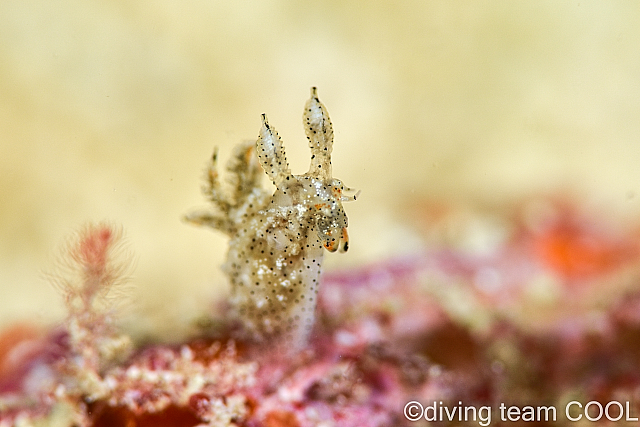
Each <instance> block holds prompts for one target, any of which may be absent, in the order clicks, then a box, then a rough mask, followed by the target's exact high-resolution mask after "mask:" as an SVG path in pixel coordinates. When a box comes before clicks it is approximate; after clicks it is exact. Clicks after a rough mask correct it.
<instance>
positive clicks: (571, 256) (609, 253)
mask: <svg viewBox="0 0 640 427" xmlns="http://www.w3.org/2000/svg"><path fill="white" fill-rule="evenodd" d="M638 249H639V248H638V244H637V243H636V242H635V241H631V240H620V239H615V238H609V237H607V236H604V235H602V234H600V233H597V232H595V231H592V230H589V229H588V228H587V227H586V226H580V225H576V224H571V223H569V222H568V221H560V222H558V223H556V224H554V225H553V226H551V227H549V228H547V229H545V230H544V231H542V232H540V233H539V234H537V235H536V236H534V251H535V253H536V255H537V256H538V258H539V259H540V260H541V261H542V262H543V264H545V265H546V266H547V267H548V268H550V269H552V270H553V271H555V272H557V273H558V274H560V275H562V276H563V277H565V278H567V279H586V278H590V277H595V276H599V275H602V274H606V273H609V272H611V271H614V270H615V269H617V268H619V267H621V266H622V265H624V264H625V263H628V262H630V261H632V260H634V259H637V258H638V255H640V251H639V250H638Z"/></svg>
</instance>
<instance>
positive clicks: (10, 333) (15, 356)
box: [0, 323, 43, 380]
mask: <svg viewBox="0 0 640 427" xmlns="http://www.w3.org/2000/svg"><path fill="white" fill-rule="evenodd" d="M41 338H42V333H41V331H40V330H39V329H37V328H36V327H34V326H31V325H28V324H24V323H21V324H17V325H13V326H11V327H9V328H7V329H5V330H4V331H2V333H0V380H2V378H5V377H6V376H8V375H11V374H12V373H14V372H15V371H16V370H18V369H19V368H20V366H22V364H23V363H24V362H25V360H28V359H29V358H30V356H33V355H34V354H36V353H37V352H39V351H40V350H41V349H42V347H43V344H42V340H41Z"/></svg>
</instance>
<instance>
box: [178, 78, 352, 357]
mask: <svg viewBox="0 0 640 427" xmlns="http://www.w3.org/2000/svg"><path fill="white" fill-rule="evenodd" d="M262 122H263V123H262V128H261V129H260V136H259V138H258V140H257V142H256V144H255V150H256V153H257V156H256V155H254V154H253V150H254V146H253V144H241V145H239V146H238V147H236V149H235V151H234V156H233V157H232V159H231V161H230V162H229V165H228V166H227V169H228V171H229V172H230V174H231V183H232V186H233V192H232V194H230V195H228V194H226V193H225V192H223V191H222V189H221V188H220V183H219V180H218V173H217V168H216V154H215V153H214V156H213V160H212V162H211V165H210V167H209V169H208V174H207V185H206V186H205V188H204V192H205V195H207V197H208V198H209V199H210V200H211V202H213V204H214V205H215V207H216V208H217V209H216V212H214V213H208V212H207V213H194V214H191V215H188V216H187V217H186V219H187V220H188V221H190V222H193V223H196V224H200V225H208V226H210V227H212V228H215V229H218V230H221V231H224V232H226V233H227V234H228V235H229V236H230V237H231V240H230V242H229V252H228V254H227V260H226V262H225V263H224V265H223V270H224V272H225V273H226V274H227V275H228V276H229V279H230V281H231V303H232V306H233V309H234V312H235V315H236V316H237V317H238V318H239V319H240V320H241V322H242V324H243V326H244V331H245V332H246V333H248V334H249V337H250V338H251V339H253V340H256V341H262V340H266V339H273V338H275V339H277V340H278V341H279V342H280V343H281V344H283V345H284V346H285V347H286V348H287V349H289V350H295V349H298V348H300V347H301V346H302V345H304V343H306V341H307V339H308V336H309V332H310V330H311V328H312V327H313V321H314V311H315V306H316V295H317V293H318V280H319V276H320V271H321V266H322V257H323V254H324V249H327V250H329V251H331V252H334V251H335V250H336V249H338V248H340V250H341V251H346V250H347V249H348V235H347V225H348V224H347V216H346V214H345V212H344V209H343V207H342V202H343V201H347V200H355V195H354V196H345V195H344V192H347V191H351V190H349V189H346V188H345V187H344V186H343V184H342V182H341V181H340V180H337V179H334V178H332V177H331V150H332V144H333V129H332V126H331V122H330V120H329V116H328V114H327V111H326V109H325V107H324V106H323V105H322V103H320V101H319V100H318V97H317V93H316V90H315V88H312V90H311V99H309V101H308V102H307V104H306V106H305V111H304V114H303V124H304V126H305V131H306V134H307V139H308V140H309V146H310V148H311V166H310V170H309V172H307V173H306V174H304V175H292V174H291V172H290V171H289V165H288V163H287V160H286V155H285V151H284V146H283V144H282V140H281V139H280V137H279V136H278V134H277V132H276V131H275V129H274V128H273V127H271V126H270V125H269V123H268V122H267V118H266V116H265V115H263V116H262ZM259 165H260V166H262V169H263V170H264V172H266V174H267V175H268V176H269V178H270V179H271V180H272V181H273V183H274V184H275V186H276V188H277V189H276V192H275V193H274V194H273V196H269V194H268V193H267V192H266V191H265V190H263V189H262V188H261V187H260V186H259V175H260V166H259Z"/></svg>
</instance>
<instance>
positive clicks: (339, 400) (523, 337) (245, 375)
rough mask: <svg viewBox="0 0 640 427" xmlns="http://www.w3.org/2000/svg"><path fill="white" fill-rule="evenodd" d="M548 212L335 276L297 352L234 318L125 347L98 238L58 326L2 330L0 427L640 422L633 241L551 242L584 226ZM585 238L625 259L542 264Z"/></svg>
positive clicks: (69, 280) (597, 249) (113, 278)
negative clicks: (251, 335) (501, 232)
mask: <svg viewBox="0 0 640 427" xmlns="http://www.w3.org/2000/svg"><path fill="white" fill-rule="evenodd" d="M550 203H551V202H550ZM555 208H556V210H557V212H556V216H555V217H554V218H553V220H552V221H551V222H548V223H545V224H544V226H539V225H536V226H535V227H530V226H529V225H527V223H526V221H524V219H523V217H518V214H517V213H516V215H515V217H516V219H513V216H511V218H512V219H510V220H505V222H504V224H505V225H506V226H508V229H509V230H510V232H509V233H507V234H506V235H505V237H504V238H503V239H501V240H500V242H499V243H497V244H495V245H493V246H492V249H491V251H489V252H487V251H479V252H477V253H473V252H470V251H469V250H466V249H465V250H460V249H457V248H456V247H454V246H450V245H445V246H438V247H432V249H430V250H428V251H427V252H424V253H417V254H415V255H414V256H411V257H404V258H401V259H390V260H388V261H386V262H382V263H376V264H375V265H370V266H364V267H362V268H357V269H349V270H344V271H336V272H329V273H327V274H325V275H324V276H323V279H322V283H321V286H320V291H319V293H318V304H317V311H316V323H315V325H314V327H313V329H312V331H311V333H310V337H309V342H308V344H307V345H306V346H305V347H304V348H303V349H302V350H301V351H299V352H297V353H296V354H294V355H286V354H282V353H281V352H279V351H277V349H276V348H273V347H271V346H269V345H268V344H265V343H259V342H258V343H256V342H254V341H242V340H241V339H239V338H238V335H236V333H235V332H234V331H235V330H236V328H237V325H235V324H234V323H233V321H225V320H224V319H225V312H219V313H216V314H215V316H216V317H217V318H218V319H219V320H220V321H219V322H216V324H217V325H218V326H217V327H216V328H214V330H211V331H209V332H208V333H207V334H204V335H203V336H202V337H201V338H198V339H195V340H193V341H191V342H187V343H184V344H179V345H178V344H176V345H172V346H168V345H152V346H147V347H145V348H140V349H135V348H131V347H130V346H129V344H128V341H127V340H126V339H125V338H123V337H122V334H121V333H119V332H118V331H117V328H115V326H114V324H113V321H112V319H113V315H114V313H115V311H114V308H113V304H109V303H105V302H104V301H101V299H102V298H105V297H107V296H108V294H109V292H107V290H106V289H104V287H109V286H112V285H115V284H118V283H120V282H121V281H122V278H121V277H120V276H118V275H113V274H112V275H106V274H104V272H106V271H111V272H114V271H118V272H125V271H126V270H127V269H126V266H123V264H122V263H118V260H119V259H120V258H118V257H119V256H121V254H120V253H119V251H112V250H111V249H113V248H112V247H111V246H110V244H109V239H106V238H105V237H106V236H118V233H116V232H115V231H113V230H111V228H110V227H108V226H105V225H98V226H94V227H89V228H88V229H85V230H84V231H83V232H82V233H84V234H80V236H79V238H78V239H77V240H76V242H75V245H76V246H75V248H76V249H78V248H80V249H82V248H83V246H86V249H87V251H82V250H81V251H79V252H77V251H75V252H74V250H73V247H74V246H73V244H72V249H66V252H65V253H67V254H69V253H71V254H73V257H72V262H71V263H67V264H66V266H67V267H65V269H63V270H64V271H61V272H59V273H57V274H56V277H57V279H58V283H60V280H62V278H64V277H66V279H65V280H64V283H65V284H66V285H65V289H66V292H65V293H64V295H65V301H67V304H68V305H69V309H70V315H69V318H68V319H67V321H66V322H65V324H64V326H63V327H61V328H59V329H55V330H53V331H51V332H45V331H42V330H38V329H36V328H34V327H31V326H28V325H17V326H14V327H12V328H8V329H6V330H5V331H4V332H3V336H2V340H1V341H0V342H1V343H2V345H1V346H0V425H1V426H5V425H69V426H71V425H83V426H151V425H154V426H246V427H258V426H266V427H292V426H293V427H306V426H341V427H347V426H364V427H367V426H378V427H380V426H401V425H426V421H424V419H423V420H422V421H421V422H422V424H420V422H415V423H413V422H410V421H408V420H407V418H406V417H405V415H404V412H403V411H404V408H405V405H406V404H407V403H408V402H410V401H418V402H422V403H423V404H424V405H425V406H427V405H433V404H438V405H440V406H447V405H449V406H448V407H454V406H461V405H463V406H464V407H467V406H473V407H475V408H480V407H483V406H485V407H490V408H492V410H493V412H492V414H493V421H494V423H497V421H498V419H499V418H498V417H499V415H500V414H499V412H498V408H499V404H500V403H505V404H506V405H517V406H519V407H525V406H528V405H531V406H540V405H545V406H546V407H548V406H553V407H556V408H558V413H557V418H556V421H555V422H551V421H548V422H547V424H549V425H552V424H553V425H556V424H565V423H566V424H568V423H570V421H569V420H567V419H566V417H565V414H564V412H563V408H564V407H565V405H566V404H567V402H569V401H572V400H573V401H578V402H582V403H586V402H589V401H593V400H596V401H599V402H603V405H604V404H606V403H607V402H610V401H616V402H618V401H619V402H622V403H623V404H626V402H629V405H630V406H629V410H630V411H631V416H632V417H633V416H636V415H637V414H640V407H639V405H638V401H639V399H640V397H639V396H640V344H638V343H640V314H639V313H640V286H639V285H638V283H640V280H639V279H640V268H639V263H638V257H637V255H638V252H637V245H636V243H635V241H636V238H635V232H634V231H631V232H629V233H626V234H624V233H623V234H618V233H617V232H615V231H610V232H609V234H604V232H603V230H606V229H607V227H606V223H605V222H604V221H601V220H598V219H597V218H595V219H594V218H592V219H591V221H592V222H591V223H589V222H587V221H584V219H583V220H581V222H580V224H581V225H580V227H576V226H572V228H571V230H572V231H571V234H570V235H568V234H567V233H565V234H562V239H561V240H560V243H556V240H555V239H556V238H555V237H553V236H552V235H551V233H552V232H551V231H550V230H554V229H558V227H561V226H562V227H564V225H563V224H567V223H569V224H576V223H577V221H578V217H577V216H576V215H578V213H577V212H576V211H575V210H567V209H565V208H563V207H562V206H555ZM509 221H511V222H509ZM105 227H106V228H105ZM105 230H111V231H109V232H107V231H105ZM110 233H114V234H110ZM624 236H626V238H625V237H624ZM113 242H114V244H115V243H117V239H116V240H114V241H113ZM541 242H542V243H541ZM581 242H590V243H589V245H591V246H590V247H593V248H594V249H593V250H592V252H594V253H604V252H611V251H613V253H614V254H616V255H615V257H613V258H612V257H610V256H609V255H602V257H603V259H607V260H609V259H615V261H611V262H609V261H607V263H605V264H602V263H600V264H598V266H597V267H598V268H596V266H591V267H589V269H585V268H584V267H580V268H579V271H580V274H579V275H576V274H567V272H568V270H567V268H566V267H563V266H562V265H565V264H558V263H559V262H560V261H557V260H555V261H553V260H552V261H550V260H549V255H548V254H549V252H553V251H547V252H541V251H540V247H541V245H542V246H545V247H548V246H549V245H552V244H556V245H561V247H567V246H575V245H583V243H581ZM612 242H615V245H614V244H613V243H612ZM78 245H79V246H78ZM116 246H117V245H116ZM621 248H622V249H621ZM116 249H117V247H116ZM78 254H79V255H78ZM83 254H84V255H83ZM80 255H81V256H80ZM589 257H591V255H589ZM561 259H564V258H561ZM589 259H591V258H589ZM582 262H584V260H572V261H571V265H577V264H576V263H578V265H579V263H582ZM612 262H613V263H614V264H611V263H612ZM111 263H115V264H114V265H119V267H118V268H112V267H111V265H112V264H111ZM73 265H75V266H76V267H77V269H76V270H73V268H71V269H69V268H68V267H70V266H71V267H72V266H73ZM558 265H561V267H558ZM587 271H588V272H589V274H586V272H587ZM65 272H66V273H65ZM64 274H66V276H65V275H64ZM97 278H103V279H105V278H106V279H105V280H102V279H100V280H98V279H97ZM107 279H108V280H107ZM74 280H80V282H74ZM101 280H102V281H101ZM83 281H86V282H87V285H86V286H85V285H82V283H84V282H83ZM543 291H544V292H543ZM86 293H91V295H93V296H90V295H87V294H86ZM205 335H206V336H205ZM240 336H241V334H240ZM434 402H435V403H434ZM445 421H446V420H445ZM445 421H442V422H440V421H438V422H435V424H436V425H448V424H447V423H448V421H446V422H445ZM481 421H482V420H481V419H480V418H478V417H476V418H475V420H467V421H466V422H465V421H464V420H462V421H459V420H457V419H456V420H455V423H453V424H456V425H479V422H481ZM542 423H543V424H544V422H542Z"/></svg>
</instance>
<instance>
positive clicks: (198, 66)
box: [0, 0, 640, 333]
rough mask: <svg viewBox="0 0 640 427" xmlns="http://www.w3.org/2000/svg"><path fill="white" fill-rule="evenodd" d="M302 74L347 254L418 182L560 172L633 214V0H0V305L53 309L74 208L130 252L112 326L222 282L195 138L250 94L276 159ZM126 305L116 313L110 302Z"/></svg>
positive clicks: (168, 317)
mask: <svg viewBox="0 0 640 427" xmlns="http://www.w3.org/2000/svg"><path fill="white" fill-rule="evenodd" d="M312 85H316V86H318V88H319V94H320V98H321V99H322V100H323V102H324V103H325V104H326V105H327V108H328V110H329V113H330V115H331V118H332V121H333V123H334V127H335V131H336V142H335V145H334V156H333V160H334V162H333V163H334V175H335V176H336V177H338V178H340V179H342V180H343V181H344V182H346V183H347V184H348V185H350V186H352V187H356V188H359V189H361V190H362V196H361V198H360V199H359V200H358V202H356V203H352V204H349V205H348V206H347V212H348V214H349V217H350V221H351V223H350V234H351V248H352V249H351V251H350V252H349V254H347V255H331V256H328V257H327V264H328V265H329V267H331V266H334V267H335V266H337V265H352V264H362V263H364V262H368V261H372V260H375V259H380V258H384V257H389V256H392V255H394V254H397V253H400V252H402V251H411V250H412V248H414V247H415V245H416V244H417V243H416V242H415V241H414V240H413V239H414V238H413V237H412V231H411V229H409V228H407V227H406V226H404V225H402V223H403V219H402V218H400V217H399V216H398V212H399V210H401V209H402V207H403V206H406V205H407V204H408V203H410V202H412V201H416V200H420V199H443V198H444V199H447V198H450V199H453V200H462V201H465V200H467V201H471V202H473V203H475V202H478V203H483V202H489V203H498V204H499V203H502V202H505V201H509V200H512V199H516V198H522V197H527V195H529V194H535V193H541V192H542V193H545V192H553V191H556V190H562V191H571V192H575V193H576V194H579V197H583V198H585V199H589V200H593V201H594V203H595V204H597V205H600V206H606V207H607V208H608V209H611V210H612V211H616V212H619V213H621V214H623V215H625V216H627V217H634V216H635V215H637V214H638V213H640V195H639V190H640V185H639V184H640V144H639V141H638V139H639V137H638V135H640V132H639V131H640V120H639V118H640V6H638V4H637V3H635V2H631V1H611V2H595V1H594V2H585V1H571V2H558V1H555V0H553V1H535V2H533V1H530V2H511V1H506V0H505V1H476V2H455V1H423V0H416V1H403V2H380V1H370V2H357V1H349V0H347V1H344V0H341V1H332V2H295V1H291V0H289V1H287V0H280V1H278V0H270V1H234V2H221V1H214V0H209V1H193V2H190V1H187V2H184V1H173V0H154V1H148V0H147V1H145V0H134V1H120V0H113V1H108V0H104V1H79V0H65V1H60V0H19V1H18V0H3V1H2V2H0V171H1V175H0V177H1V179H0V196H1V200H2V203H1V205H0V295H1V300H2V302H1V303H0V325H2V324H6V323H8V322H14V321H17V320H20V319H31V320H34V321H39V322H44V323H47V322H54V321H58V320H59V319H60V318H61V317H62V315H63V311H62V308H61V304H59V297H58V296H57V295H56V293H55V292H54V290H53V289H52V288H51V287H49V286H48V285H47V283H46V281H45V280H44V279H43V274H42V271H46V270H47V269H50V268H51V266H52V255H53V254H54V253H55V249H56V247H58V246H59V245H60V243H61V242H62V241H63V240H64V238H65V237H66V236H67V235H68V234H69V233H70V232H73V231H74V230H76V229H77V228H78V226H79V225H82V224H83V223H86V222H87V221H98V220H102V219H108V220H110V221H112V222H113V223H116V224H121V225H122V226H123V227H124V230H125V232H126V235H127V237H128V241H129V245H130V247H131V248H132V250H133V251H134V252H135V253H136V254H137V269H136V271H135V274H134V277H133V279H132V281H131V284H132V290H131V291H130V293H131V300H132V304H131V305H130V306H129V308H128V309H127V310H128V312H129V313H135V315H131V314H130V315H131V316H132V317H130V320H129V323H130V328H133V329H137V330H138V331H142V332H141V333H146V332H149V331H158V330H164V331H165V332H166V333H170V332H173V331H178V330H181V328H183V327H184V326H185V325H186V324H188V323H189V322H192V321H193V319H194V318H196V317H197V316H198V315H199V314H201V313H203V312H205V311H206V310H208V308H209V304H210V302H211V301H212V300H213V298H214V297H215V296H217V295H221V293H222V292H224V291H225V288H224V286H225V282H224V278H223V277H222V276H221V275H220V273H219V270H218V266H219V264H220V263H221V261H222V259H223V254H224V250H225V245H226V240H225V239H224V238H223V237H222V236H221V235H217V234H215V233H213V232H209V231H207V230H199V229H196V228H192V227H190V226H187V225H184V224H183V223H181V222H180V219H179V218H180V216H181V215H182V214H183V213H185V212H186V211H187V210H189V209H190V208H192V207H196V206H203V205H204V203H203V199H202V198H201V195H200V191H199V189H200V184H201V177H202V169H203V167H204V165H205V163H206V161H207V159H208V157H209V156H210V154H211V151H212V148H213V146H214V145H218V146H219V147H220V157H221V159H222V161H223V162H224V161H225V159H226V158H227V156H228V155H229V152H230V150H231V147H232V146H233V145H234V144H236V143H237V142H239V141H241V140H246V139H254V138H255V137H256V136H257V133H258V129H259V126H260V114H261V113H263V112H266V113H267V114H268V115H269V119H270V122H271V123H272V124H273V125H274V126H275V127H276V128H277V129H278V131H279V133H280V135H281V136H282V137H283V139H284V141H285V144H286V148H287V154H288V157H289V161H290V163H291V165H292V170H293V172H294V173H303V172H304V171H306V169H307V167H308V163H309V153H308V149H307V146H306V141H305V138H304V133H303V130H302V126H301V114H302V107H303V105H304V102H305V101H306V99H307V98H308V96H309V87H310V86H312ZM131 319H133V320H131Z"/></svg>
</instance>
